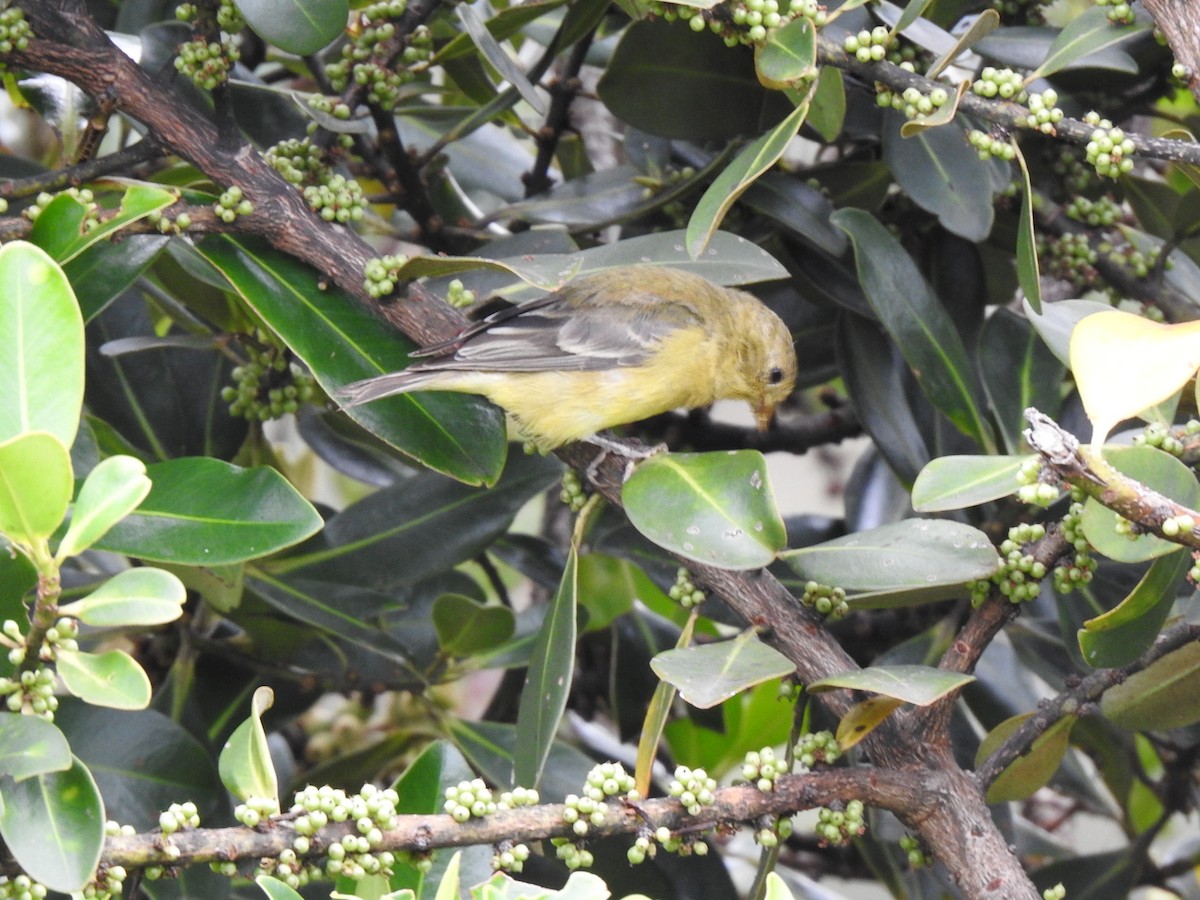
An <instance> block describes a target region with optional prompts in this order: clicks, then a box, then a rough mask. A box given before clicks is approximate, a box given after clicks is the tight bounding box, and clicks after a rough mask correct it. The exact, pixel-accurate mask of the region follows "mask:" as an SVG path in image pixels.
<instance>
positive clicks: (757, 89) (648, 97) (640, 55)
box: [597, 19, 790, 142]
mask: <svg viewBox="0 0 1200 900" xmlns="http://www.w3.org/2000/svg"><path fill="white" fill-rule="evenodd" d="M651 84H652V85H654V90H652V91H648V90H646V86H647V85H651ZM597 90H598V92H599V94H600V99H601V100H602V101H604V105H605V106H606V107H607V108H608V109H609V111H610V112H612V114H613V115H614V116H616V117H617V118H618V119H620V120H621V121H623V122H624V123H625V124H627V125H632V126H633V127H634V128H637V129H639V130H641V131H644V132H646V133H647V134H653V135H657V136H659V137H666V138H672V139H679V140H690V141H697V142H700V141H707V140H729V139H730V138H733V137H736V136H738V135H743V134H759V133H760V132H762V131H763V130H764V129H766V128H770V127H771V126H772V125H774V124H775V123H776V122H778V121H779V120H780V119H781V118H783V117H784V116H785V115H786V114H787V113H788V111H789V109H790V104H789V103H788V102H787V100H786V98H784V97H783V95H782V94H781V93H780V92H778V91H768V90H765V89H764V88H763V87H762V85H760V84H759V83H758V78H757V76H756V75H755V72H754V59H753V57H752V55H751V53H750V51H749V50H748V49H743V48H740V47H733V48H730V47H726V46H725V44H724V42H723V41H722V40H721V39H720V38H719V37H717V36H716V35H715V34H711V33H708V32H707V31H706V32H704V33H700V34H697V33H695V32H693V31H692V30H691V29H690V28H689V27H688V26H687V24H686V23H685V22H674V23H668V22H665V21H663V20H662V19H645V20H643V21H639V22H634V23H633V24H632V25H630V26H629V27H628V28H626V29H625V33H624V34H623V35H622V36H621V40H620V43H618V44H617V48H616V50H615V51H614V52H613V55H612V58H611V59H610V60H609V63H608V67H607V68H606V69H605V70H604V75H603V76H602V77H601V79H600V83H599V85H598V88H597Z"/></svg>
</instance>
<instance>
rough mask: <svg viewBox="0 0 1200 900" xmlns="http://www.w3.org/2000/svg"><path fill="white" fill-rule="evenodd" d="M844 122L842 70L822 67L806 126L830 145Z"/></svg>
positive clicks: (844, 100)
mask: <svg viewBox="0 0 1200 900" xmlns="http://www.w3.org/2000/svg"><path fill="white" fill-rule="evenodd" d="M845 120H846V85H845V84H844V83H843V81H842V70H841V69H839V68H837V67H836V66H823V67H822V68H821V73H820V74H819V75H818V76H817V86H816V88H815V89H814V90H813V94H812V102H811V103H810V104H809V110H808V119H807V120H806V121H807V122H808V126H809V127H810V128H812V129H814V130H815V131H816V132H817V134H819V135H820V136H821V137H823V138H824V139H825V140H826V141H829V142H830V143H832V142H833V141H835V140H837V136H838V135H839V134H841V133H842V124H843V123H844V122H845Z"/></svg>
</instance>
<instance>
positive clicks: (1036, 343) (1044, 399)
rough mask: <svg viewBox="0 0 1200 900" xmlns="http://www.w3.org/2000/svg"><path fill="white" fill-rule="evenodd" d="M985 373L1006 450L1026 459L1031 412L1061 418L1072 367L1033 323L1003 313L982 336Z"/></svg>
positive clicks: (981, 360) (981, 364)
mask: <svg viewBox="0 0 1200 900" xmlns="http://www.w3.org/2000/svg"><path fill="white" fill-rule="evenodd" d="M1026 296H1028V294H1027V295H1026ZM979 368H980V372H981V374H982V375H983V386H984V389H985V390H986V391H987V393H988V397H989V399H990V400H991V402H992V411H993V417H994V419H995V420H996V422H997V423H999V426H1000V433H1001V435H1002V436H1003V438H1004V444H1005V446H1006V447H1007V448H1008V451H1009V452H1010V453H1020V452H1021V450H1022V449H1023V448H1024V439H1023V437H1022V432H1023V430H1024V427H1025V410H1027V409H1028V408H1029V407H1031V406H1032V407H1035V408H1036V409H1039V410H1041V411H1042V412H1044V413H1045V414H1046V415H1048V416H1054V415H1057V414H1058V409H1059V407H1060V406H1061V405H1062V389H1061V386H1062V381H1063V376H1064V375H1065V374H1066V367H1065V366H1063V364H1062V363H1061V362H1059V361H1058V358H1057V357H1056V356H1055V355H1054V354H1053V353H1052V352H1051V351H1050V349H1049V348H1048V347H1047V346H1046V344H1045V342H1044V341H1042V339H1041V338H1040V337H1039V336H1038V333H1037V332H1036V331H1034V329H1033V326H1032V325H1030V324H1029V320H1028V319H1026V318H1025V317H1024V316H1019V315H1017V314H1016V313H1015V312H1013V311H1012V310H1009V309H998V310H996V312H995V313H993V314H992V315H991V316H990V317H989V318H988V320H987V322H985V323H984V326H983V331H982V333H981V334H980V336H979Z"/></svg>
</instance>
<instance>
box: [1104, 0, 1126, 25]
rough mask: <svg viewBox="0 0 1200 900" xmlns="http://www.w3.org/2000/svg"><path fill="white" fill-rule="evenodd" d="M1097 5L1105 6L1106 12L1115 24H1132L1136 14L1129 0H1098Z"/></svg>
mask: <svg viewBox="0 0 1200 900" xmlns="http://www.w3.org/2000/svg"><path fill="white" fill-rule="evenodd" d="M1096 5H1097V6H1103V7H1104V14H1105V16H1107V17H1108V21H1110V22H1112V23H1113V24H1114V25H1132V24H1133V22H1134V18H1135V16H1134V15H1133V7H1132V6H1131V5H1130V4H1129V0H1096Z"/></svg>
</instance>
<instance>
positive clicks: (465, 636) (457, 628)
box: [432, 594, 516, 656]
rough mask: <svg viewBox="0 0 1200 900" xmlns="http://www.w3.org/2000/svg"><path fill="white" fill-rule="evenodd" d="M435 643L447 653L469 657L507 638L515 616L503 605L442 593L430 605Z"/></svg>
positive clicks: (512, 629) (510, 632)
mask: <svg viewBox="0 0 1200 900" xmlns="http://www.w3.org/2000/svg"><path fill="white" fill-rule="evenodd" d="M432 615H433V627H434V628H436V629H437V635H438V644H439V645H441V648H442V650H443V652H445V653H447V654H449V655H450V656H472V655H473V654H476V653H482V652H484V651H486V650H490V649H492V648H494V647H497V646H499V645H500V644H502V643H504V642H505V641H507V640H508V639H509V638H510V637H512V633H513V631H514V629H515V628H516V617H515V616H513V612H512V610H511V609H509V608H508V607H506V606H499V605H496V604H485V603H477V602H476V601H474V600H472V599H471V598H470V597H464V596H462V595H461V594H443V595H442V596H440V597H438V598H437V600H436V601H435V602H434V604H433V611H432Z"/></svg>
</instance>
